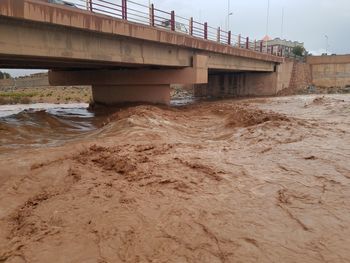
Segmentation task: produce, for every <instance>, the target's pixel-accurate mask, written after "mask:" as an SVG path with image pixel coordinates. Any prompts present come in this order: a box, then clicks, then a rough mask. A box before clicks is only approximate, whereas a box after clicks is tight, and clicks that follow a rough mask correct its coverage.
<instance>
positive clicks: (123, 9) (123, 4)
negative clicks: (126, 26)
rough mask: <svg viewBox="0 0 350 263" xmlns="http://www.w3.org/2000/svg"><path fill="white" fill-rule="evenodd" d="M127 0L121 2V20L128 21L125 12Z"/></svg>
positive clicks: (126, 12)
mask: <svg viewBox="0 0 350 263" xmlns="http://www.w3.org/2000/svg"><path fill="white" fill-rule="evenodd" d="M127 9H128V7H127V0H122V18H123V19H124V20H127V19H128V11H127Z"/></svg>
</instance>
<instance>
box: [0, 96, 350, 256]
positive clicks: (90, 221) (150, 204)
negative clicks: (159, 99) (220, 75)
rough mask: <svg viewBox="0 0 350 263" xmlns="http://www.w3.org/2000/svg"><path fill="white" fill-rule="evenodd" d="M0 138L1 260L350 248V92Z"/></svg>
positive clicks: (152, 114) (122, 117)
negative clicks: (71, 132) (56, 141)
mask: <svg viewBox="0 0 350 263" xmlns="http://www.w3.org/2000/svg"><path fill="white" fill-rule="evenodd" d="M37 132H39V131H37ZM52 132H54V131H52ZM1 133H2V134H4V133H3V130H0V134H1ZM6 147H7V148H6ZM1 148H2V149H6V151H1V152H2V153H1V154H0V157H1V158H0V262H7V263H10V262H11V263H12V262H62V263H63V262H64V263H66V262H96V263H97V262H99V263H101V262H208V263H209V262H210V263H213V262H266V263H270V262H348V259H349V258H350V251H349V249H348V248H349V246H350V205H349V200H350V165H349V159H350V96H349V95H325V96H316V95H312V96H295V97H283V98H263V99H243V100H225V101H214V102H200V103H196V104H194V105H188V106H183V107H177V108H171V107H165V106H164V107H156V106H136V107H129V108H124V109H120V110H118V111H117V112H116V113H114V114H112V115H110V116H108V121H106V122H105V123H104V124H103V125H101V127H98V128H97V129H94V130H91V131H89V132H87V133H85V134H83V135H81V137H77V138H74V140H70V141H69V143H65V144H63V145H61V146H59V147H45V148H38V147H32V146H31V147H25V148H22V147H19V148H11V149H9V148H8V145H1V146H0V150H1Z"/></svg>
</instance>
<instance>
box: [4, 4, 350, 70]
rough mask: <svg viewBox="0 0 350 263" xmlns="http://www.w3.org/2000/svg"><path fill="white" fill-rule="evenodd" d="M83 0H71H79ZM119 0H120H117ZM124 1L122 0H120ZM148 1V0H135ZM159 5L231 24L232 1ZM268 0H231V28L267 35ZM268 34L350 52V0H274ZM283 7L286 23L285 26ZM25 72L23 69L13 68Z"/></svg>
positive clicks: (320, 48)
mask: <svg viewBox="0 0 350 263" xmlns="http://www.w3.org/2000/svg"><path fill="white" fill-rule="evenodd" d="M78 1H79V0H71V2H78ZM113 1H116V0H113ZM117 1H119V2H120V0H117ZM133 1H134V2H140V3H144V4H148V0H133ZM152 2H153V3H154V5H155V7H156V8H161V9H164V10H168V11H170V10H175V11H176V14H177V15H181V16H184V17H191V16H193V17H194V19H195V20H197V21H199V20H201V21H202V22H208V23H209V25H210V26H213V27H217V26H221V27H222V28H225V27H226V25H227V22H226V21H227V13H228V0H153V1H152ZM267 6H268V0H230V7H231V8H230V9H231V10H230V11H231V12H233V15H232V16H230V29H231V30H232V31H233V32H234V33H235V34H239V33H241V34H242V35H244V36H250V38H251V39H261V38H263V37H264V36H265V34H266V21H267ZM269 10H270V11H269V27H268V35H269V36H271V37H272V38H275V37H281V35H282V33H283V38H285V39H288V40H296V41H300V42H304V44H305V47H306V49H307V50H308V51H310V52H312V53H314V54H321V53H323V52H325V50H326V45H327V44H326V43H327V41H326V37H325V36H326V35H327V36H328V39H329V41H328V50H329V52H330V53H336V54H347V53H350V0H270V9H269ZM282 10H284V19H283V21H284V23H283V28H282ZM10 73H12V74H15V75H21V74H23V73H28V72H24V71H23V70H20V71H18V70H15V71H13V70H11V71H10Z"/></svg>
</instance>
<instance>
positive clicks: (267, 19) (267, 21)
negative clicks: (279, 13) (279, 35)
mask: <svg viewBox="0 0 350 263" xmlns="http://www.w3.org/2000/svg"><path fill="white" fill-rule="evenodd" d="M269 16H270V0H267V13H266V35H268V34H269Z"/></svg>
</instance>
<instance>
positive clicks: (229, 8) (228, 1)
mask: <svg viewBox="0 0 350 263" xmlns="http://www.w3.org/2000/svg"><path fill="white" fill-rule="evenodd" d="M230 10H231V7H230V0H227V17H226V30H227V32H228V31H230V16H232V15H233V12H231V11H230Z"/></svg>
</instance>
